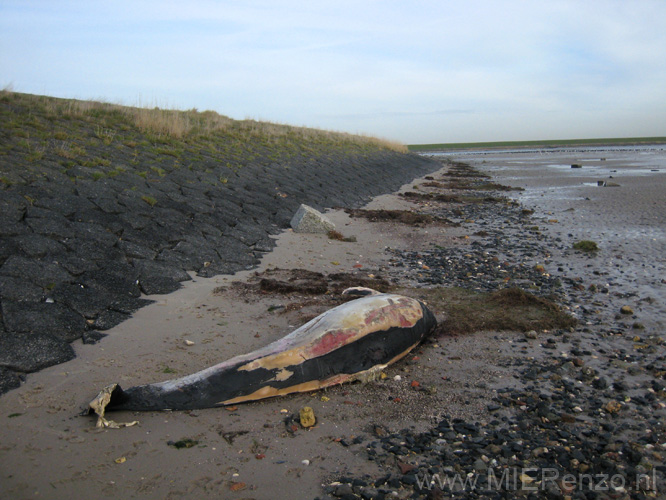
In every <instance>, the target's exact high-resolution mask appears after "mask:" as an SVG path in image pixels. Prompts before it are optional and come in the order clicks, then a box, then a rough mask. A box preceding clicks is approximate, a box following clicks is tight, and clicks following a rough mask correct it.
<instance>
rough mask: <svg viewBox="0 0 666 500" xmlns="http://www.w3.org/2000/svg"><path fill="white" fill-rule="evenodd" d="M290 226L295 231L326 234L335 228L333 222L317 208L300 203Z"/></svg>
mask: <svg viewBox="0 0 666 500" xmlns="http://www.w3.org/2000/svg"><path fill="white" fill-rule="evenodd" d="M291 227H292V228H293V229H294V231H295V232H297V233H322V234H326V233H328V232H329V231H333V230H334V229H335V224H333V223H332V222H331V221H330V220H329V219H328V218H327V217H326V216H325V215H323V214H322V213H321V212H319V211H318V210H315V209H314V208H312V207H309V206H307V205H301V206H300V207H298V210H297V211H296V214H295V215H294V217H293V218H292V219H291Z"/></svg>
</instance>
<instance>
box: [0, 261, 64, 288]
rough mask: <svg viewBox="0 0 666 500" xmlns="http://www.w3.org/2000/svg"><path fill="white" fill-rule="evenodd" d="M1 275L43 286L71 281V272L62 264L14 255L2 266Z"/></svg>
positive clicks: (49, 286)
mask: <svg viewBox="0 0 666 500" xmlns="http://www.w3.org/2000/svg"><path fill="white" fill-rule="evenodd" d="M0 275H5V276H12V277H14V278H20V279H24V280H27V281H29V282H31V283H34V284H35V285H38V286H41V287H43V288H52V287H53V286H55V284H56V283H60V282H66V281H69V279H70V275H69V273H68V272H67V271H66V270H65V269H63V268H62V267H61V266H60V265H58V264H56V263H54V262H49V261H41V260H33V259H29V258H26V257H22V256H19V255H12V256H11V257H9V258H8V259H7V260H6V261H5V263H4V264H3V265H2V267H0Z"/></svg>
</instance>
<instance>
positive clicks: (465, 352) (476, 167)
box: [0, 154, 666, 499]
mask: <svg viewBox="0 0 666 500" xmlns="http://www.w3.org/2000/svg"><path fill="white" fill-rule="evenodd" d="M607 156H608V158H607V159H606V160H604V161H605V162H610V161H612V160H611V159H610V156H611V155H610V154H607ZM551 158H552V157H551ZM523 160H524V161H525V162H526V163H525V164H520V165H518V164H514V163H512V162H513V161H515V157H506V158H499V157H491V156H485V157H477V156H475V157H470V158H465V162H466V164H461V163H460V162H458V161H451V160H444V161H443V163H442V169H441V170H440V171H439V172H436V173H433V174H431V175H429V176H426V177H424V178H421V179H417V180H415V181H414V182H411V183H409V184H408V185H405V186H403V187H402V188H401V189H400V191H398V192H396V193H394V194H391V195H384V196H380V197H378V198H375V199H374V200H372V201H371V202H370V203H369V204H368V205H366V206H365V207H363V208H364V209H365V210H366V211H372V212H371V213H368V212H366V213H365V214H363V212H360V211H356V212H352V213H351V214H349V213H346V212H345V211H342V210H334V211H329V212H327V213H326V215H327V216H328V217H329V218H330V219H331V220H333V222H335V224H336V226H337V229H338V231H339V232H340V233H341V234H342V236H343V237H345V238H346V239H347V240H348V241H339V240H334V239H329V238H328V237H327V236H326V235H305V234H296V233H293V232H291V231H285V232H282V233H280V234H279V235H278V236H277V237H276V241H275V248H274V250H273V251H272V252H270V253H267V254H265V255H264V256H263V258H262V260H261V262H260V264H259V267H258V268H256V269H253V270H251V271H242V272H238V273H236V274H234V275H220V276H216V277H213V278H200V277H193V280H192V281H188V282H186V283H185V286H184V287H183V288H181V289H180V290H178V291H176V292H174V293H171V294H169V295H155V296H147V297H146V298H149V299H152V300H154V301H155V302H154V303H153V304H151V305H148V306H146V307H144V308H142V309H140V310H138V311H136V312H135V313H134V314H133V316H132V318H131V319H129V320H127V321H125V322H123V323H121V324H119V325H117V326H115V327H113V328H112V329H110V330H108V331H107V333H108V334H109V335H108V336H107V337H105V338H104V339H103V340H102V341H101V343H99V344H97V345H94V346H93V345H85V344H82V343H81V342H80V341H75V342H74V343H73V346H74V348H75V350H76V355H77V357H76V358H75V359H73V360H71V361H68V362H67V363H63V364H60V365H57V366H53V367H49V368H46V369H44V370H42V371H41V372H39V373H36V374H32V375H30V376H29V377H28V380H27V382H26V383H24V384H23V385H22V386H21V387H20V388H18V389H16V390H13V391H10V392H9V393H7V394H5V395H3V396H2V399H1V400H0V401H1V402H2V411H1V412H0V419H2V422H3V425H2V427H0V464H1V465H0V496H2V497H7V498H40V497H41V498H44V497H46V498H68V497H72V496H73V495H76V496H84V495H85V496H88V497H91V498H100V497H125V498H189V497H193V496H196V497H200V498H256V499H263V498H266V499H268V498H272V499H274V498H315V497H320V498H343V497H344V498H352V497H363V498H410V497H414V495H416V496H419V495H421V496H426V495H428V494H430V495H439V496H434V498H438V497H439V498H446V497H447V496H450V495H451V491H456V490H457V491H459V492H461V491H464V494H465V496H466V497H467V498H486V497H487V496H484V495H490V493H488V492H489V491H492V494H494V495H500V497H501V498H512V497H513V496H515V495H516V494H518V493H519V492H521V491H522V492H527V491H535V490H533V489H532V490H530V488H537V490H536V491H537V492H542V491H543V492H545V493H544V494H548V495H550V496H551V497H553V498H565V496H571V495H573V494H575V493H576V492H584V491H586V488H588V489H589V488H590V484H589V482H587V483H583V482H577V483H576V482H574V483H573V484H572V483H571V482H569V483H566V482H565V483H563V482H562V478H563V477H564V476H565V475H566V474H573V475H574V477H575V478H578V477H580V475H581V474H593V475H606V476H607V481H606V483H607V484H609V485H610V486H609V488H610V487H611V486H612V487H613V488H614V489H613V490H609V489H606V490H603V491H601V494H607V493H608V492H609V491H610V492H611V493H613V494H618V493H619V494H622V495H625V496H627V497H629V498H641V496H640V495H643V494H647V495H653V496H657V495H659V494H662V493H663V491H664V473H665V471H664V466H663V456H664V454H665V453H666V449H665V446H666V435H665V430H664V421H666V419H665V418H664V417H666V410H665V406H666V405H665V404H664V402H665V397H666V392H665V387H664V383H665V382H664V377H665V374H666V362H665V359H664V349H665V348H664V340H663V333H662V332H663V326H664V325H663V322H664V318H665V317H666V315H664V312H665V311H664V300H663V299H664V282H663V278H662V277H663V276H666V273H664V267H666V263H665V262H664V258H663V255H666V251H665V250H666V248H664V247H665V246H666V236H665V234H664V231H665V229H666V228H665V227H664V220H665V217H664V205H663V203H664V202H663V200H664V199H666V193H665V192H664V191H665V190H666V183H664V182H663V181H661V179H662V178H661V177H660V175H663V174H660V172H661V171H660V172H650V174H646V175H643V173H640V172H634V173H633V174H632V173H631V172H625V173H623V174H622V175H620V174H619V173H617V172H616V175H614V176H613V178H614V179H616V178H617V184H620V186H617V187H609V186H608V182H607V183H606V186H603V187H602V186H598V185H596V181H597V180H606V181H607V180H608V179H606V177H607V175H606V173H605V172H604V174H603V178H602V177H601V176H600V174H599V172H593V171H592V170H590V169H586V168H585V162H584V161H582V160H581V158H580V155H579V154H574V155H572V156H571V157H570V158H567V159H566V162H571V163H576V162H581V161H582V163H583V168H582V169H581V171H582V173H583V174H585V175H588V174H589V179H588V178H587V177H585V178H584V179H583V178H581V177H580V172H576V174H575V175H577V176H578V177H577V178H576V179H573V180H572V178H571V177H570V176H569V174H571V171H570V170H565V169H564V168H558V167H554V166H551V164H550V163H548V164H546V163H539V162H538V161H536V160H533V159H530V158H527V157H524V156H523V157H522V160H520V161H523ZM557 162H560V160H559V159H558V160H557ZM551 163H552V162H551ZM558 164H559V163H558ZM562 164H564V161H563V162H562ZM569 168H570V165H569ZM614 168H615V169H616V170H621V169H622V165H620V164H618V165H615V166H614ZM655 168H660V167H657V166H655ZM611 169H612V168H611ZM575 170H576V171H577V169H575ZM648 170H649V171H651V170H652V169H651V168H650V169H648ZM608 175H612V174H610V173H609V174H608ZM488 176H489V177H488ZM620 177H621V179H620ZM587 183H593V184H589V185H588V184H587ZM502 186H504V188H502ZM508 187H511V188H522V189H523V191H518V190H508ZM410 193H411V194H410ZM438 196H439V197H440V198H439V199H438ZM442 196H449V197H450V198H449V199H448V201H442V200H444V199H445V198H442ZM451 197H454V198H455V199H452V198H451ZM398 212H401V213H404V212H411V213H418V214H422V215H423V214H426V215H429V216H430V217H432V218H431V219H427V220H424V219H417V220H414V219H408V220H409V223H407V224H406V223H404V219H400V218H396V217H394V216H393V215H395V214H397V213H398ZM381 213H383V214H384V217H378V214H381ZM386 214H391V215H386ZM364 215H365V216H364ZM368 215H370V217H366V216H368ZM401 220H403V222H401ZM349 240H352V241H349ZM353 240H355V241H353ZM579 240H594V241H595V242H597V244H598V246H599V250H598V251H597V252H593V253H586V252H581V251H576V250H574V249H573V244H574V243H576V242H577V241H579ZM267 280H273V282H279V283H287V284H292V285H294V287H293V288H292V289H290V290H288V291H287V292H286V293H284V292H285V290H284V289H282V290H280V288H279V287H277V288H276V287H273V288H270V287H268V288H267V287H266V286H265V285H264V286H263V287H262V282H263V283H264V284H265V283H266V281H267ZM312 283H315V284H319V285H318V286H319V288H317V286H315V287H311V286H310V285H311V284H312ZM349 283H359V284H363V285H366V286H368V285H374V286H375V287H382V286H388V287H390V288H391V289H392V290H394V291H399V292H400V293H404V294H406V295H411V296H413V297H416V298H419V299H422V300H426V301H428V302H429V303H430V305H431V307H432V308H433V310H434V312H435V313H436V314H437V316H438V319H439V321H440V324H441V325H443V326H442V328H441V329H440V330H439V331H438V332H437V333H436V334H435V335H434V336H433V337H432V338H430V339H429V340H428V341H426V342H425V343H424V344H422V345H421V346H420V347H419V348H418V349H417V350H415V351H413V352H412V353H411V354H410V355H409V356H408V357H407V358H406V359H404V360H402V361H401V362H399V363H397V364H395V365H392V366H390V367H389V368H387V369H386V370H385V373H384V376H383V377H380V378H378V380H375V381H369V382H367V383H363V384H361V383H355V384H348V385H342V386H338V387H334V388H329V389H327V390H325V391H318V392H314V393H303V394H296V395H291V396H286V397H281V398H275V399H269V400H264V401H259V402H254V403H248V404H242V405H237V406H232V407H227V408H223V409H220V408H218V409H209V410H196V411H180V412H144V413H138V412H117V413H114V414H111V415H109V416H110V417H111V418H113V419H114V420H117V421H119V422H124V421H125V422H126V421H133V420H138V421H139V424H137V425H135V426H133V427H128V428H123V429H97V428H95V419H94V418H93V417H89V416H88V417H84V416H79V413H80V412H81V410H83V409H84V408H85V406H86V403H87V402H88V401H89V400H90V399H92V398H93V397H94V396H95V395H96V393H97V391H98V390H100V389H101V388H102V387H104V386H105V385H107V384H109V383H111V382H118V383H120V384H121V385H122V386H124V387H128V386H132V385H137V384H143V383H150V382H156V381H160V380H167V379H170V378H175V377H179V376H183V375H186V374H188V373H193V372H195V371H198V370H201V369H203V368H204V367H206V366H210V365H212V364H215V363H217V362H219V361H221V360H223V359H227V358H230V357H232V356H235V355H237V354H243V353H246V352H249V351H251V350H254V349H256V348H259V347H261V346H263V345H266V344H268V343H270V342H272V341H273V340H275V339H277V338H280V337H282V336H284V335H285V334H287V333H289V332H290V331H292V330H293V329H295V328H297V327H298V326H300V325H301V324H303V323H304V322H305V321H306V320H308V319H310V318H312V317H314V316H315V315H317V314H318V313H320V312H322V311H324V310H326V309H328V308H330V307H333V306H334V305H336V304H337V303H339V302H338V300H339V297H338V292H339V291H340V289H341V288H342V287H343V286H346V285H347V284H349ZM322 287H323V289H322ZM516 289H518V290H521V291H523V292H526V294H524V295H523V294H520V293H519V292H515V293H514V292H512V293H513V295H510V294H508V293H505V292H503V291H506V290H516ZM478 297H480V298H481V299H482V300H481V302H480V303H476V302H473V301H474V300H476V298H478ZM470 300H472V302H470ZM484 301H485V302H484ZM492 304H495V306H494V307H496V305H497V304H499V308H500V309H505V310H506V311H514V312H516V311H517V312H518V313H517V314H514V315H507V317H502V318H501V319H502V321H500V322H498V321H497V316H499V314H495V315H494V317H488V318H483V313H484V310H487V309H488V308H490V306H491V305H492ZM458 305H459V307H458ZM531 305H534V307H533V308H528V306H531ZM623 306H626V307H628V308H629V309H630V310H631V312H627V310H626V309H625V310H624V311H625V313H623V312H622V308H623ZM463 307H466V308H468V309H465V310H467V311H476V312H475V313H474V314H473V315H474V316H477V317H478V318H482V319H483V321H486V320H487V323H485V324H486V325H487V326H486V327H485V328H484V323H481V324H474V325H472V324H469V322H468V319H469V318H465V317H456V316H455V312H456V310H457V309H461V308H463ZM551 307H555V308H557V312H558V313H564V314H566V316H567V317H569V318H573V319H574V320H575V322H571V323H566V322H562V323H556V324H555V326H553V327H548V328H543V327H542V326H540V325H543V324H544V323H542V322H541V320H542V319H543V318H541V317H537V315H536V312H538V311H542V310H548V311H550V309H549V308H551ZM474 308H476V309H474ZM533 314H534V315H533ZM516 316H517V317H516ZM451 318H454V319H455V321H453V322H452V320H451ZM530 325H535V326H534V328H532V327H531V326H530ZM507 328H508V329H507ZM305 406H309V407H311V408H312V409H313V410H314V414H315V417H316V419H317V421H316V425H315V426H314V427H310V428H307V429H306V428H303V427H302V426H301V425H300V422H299V420H298V413H299V410H300V409H301V408H303V407H305ZM528 470H529V471H531V472H530V474H531V475H528V476H523V474H524V473H526V472H525V471H528ZM505 472H507V474H508V472H511V474H515V478H517V481H509V478H513V477H514V476H509V475H503V474H505ZM545 472H547V474H546V473H545ZM457 478H459V479H461V480H462V479H463V478H469V480H470V481H472V480H473V481H474V482H473V483H472V482H467V483H464V484H463V483H462V482H460V483H456V481H457ZM500 478H506V481H505V480H504V479H500ZM620 478H622V481H623V482H620ZM611 481H614V482H613V483H612V484H611ZM595 484H596V483H595ZM458 494H460V493H458Z"/></svg>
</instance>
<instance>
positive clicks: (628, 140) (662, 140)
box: [407, 137, 666, 152]
mask: <svg viewBox="0 0 666 500" xmlns="http://www.w3.org/2000/svg"><path fill="white" fill-rule="evenodd" d="M638 144H666V137H621V138H611V139H609V138H607V139H562V140H547V141H504V142H457V143H445V144H411V145H409V146H407V147H408V148H409V150H410V151H417V152H418V151H444V150H450V149H492V148H497V149H504V148H535V147H543V148H554V147H561V146H605V145H612V146H621V145H638Z"/></svg>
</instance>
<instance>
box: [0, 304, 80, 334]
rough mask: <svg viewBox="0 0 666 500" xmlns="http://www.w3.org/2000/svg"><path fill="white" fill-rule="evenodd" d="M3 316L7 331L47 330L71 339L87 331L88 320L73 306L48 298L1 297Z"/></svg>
mask: <svg viewBox="0 0 666 500" xmlns="http://www.w3.org/2000/svg"><path fill="white" fill-rule="evenodd" d="M2 319H3V321H4V325H5V329H6V330H7V331H8V332H21V333H38V334H48V335H50V336H53V337H55V338H57V339H59V340H64V341H66V342H72V341H73V340H76V339H78V338H81V335H82V334H83V332H84V331H86V328H87V326H86V321H85V319H84V318H83V316H81V315H80V314H77V313H76V312H74V311H72V310H71V309H70V308H68V307H66V306H64V305H62V304H55V303H48V302H15V301H13V300H3V301H2Z"/></svg>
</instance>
